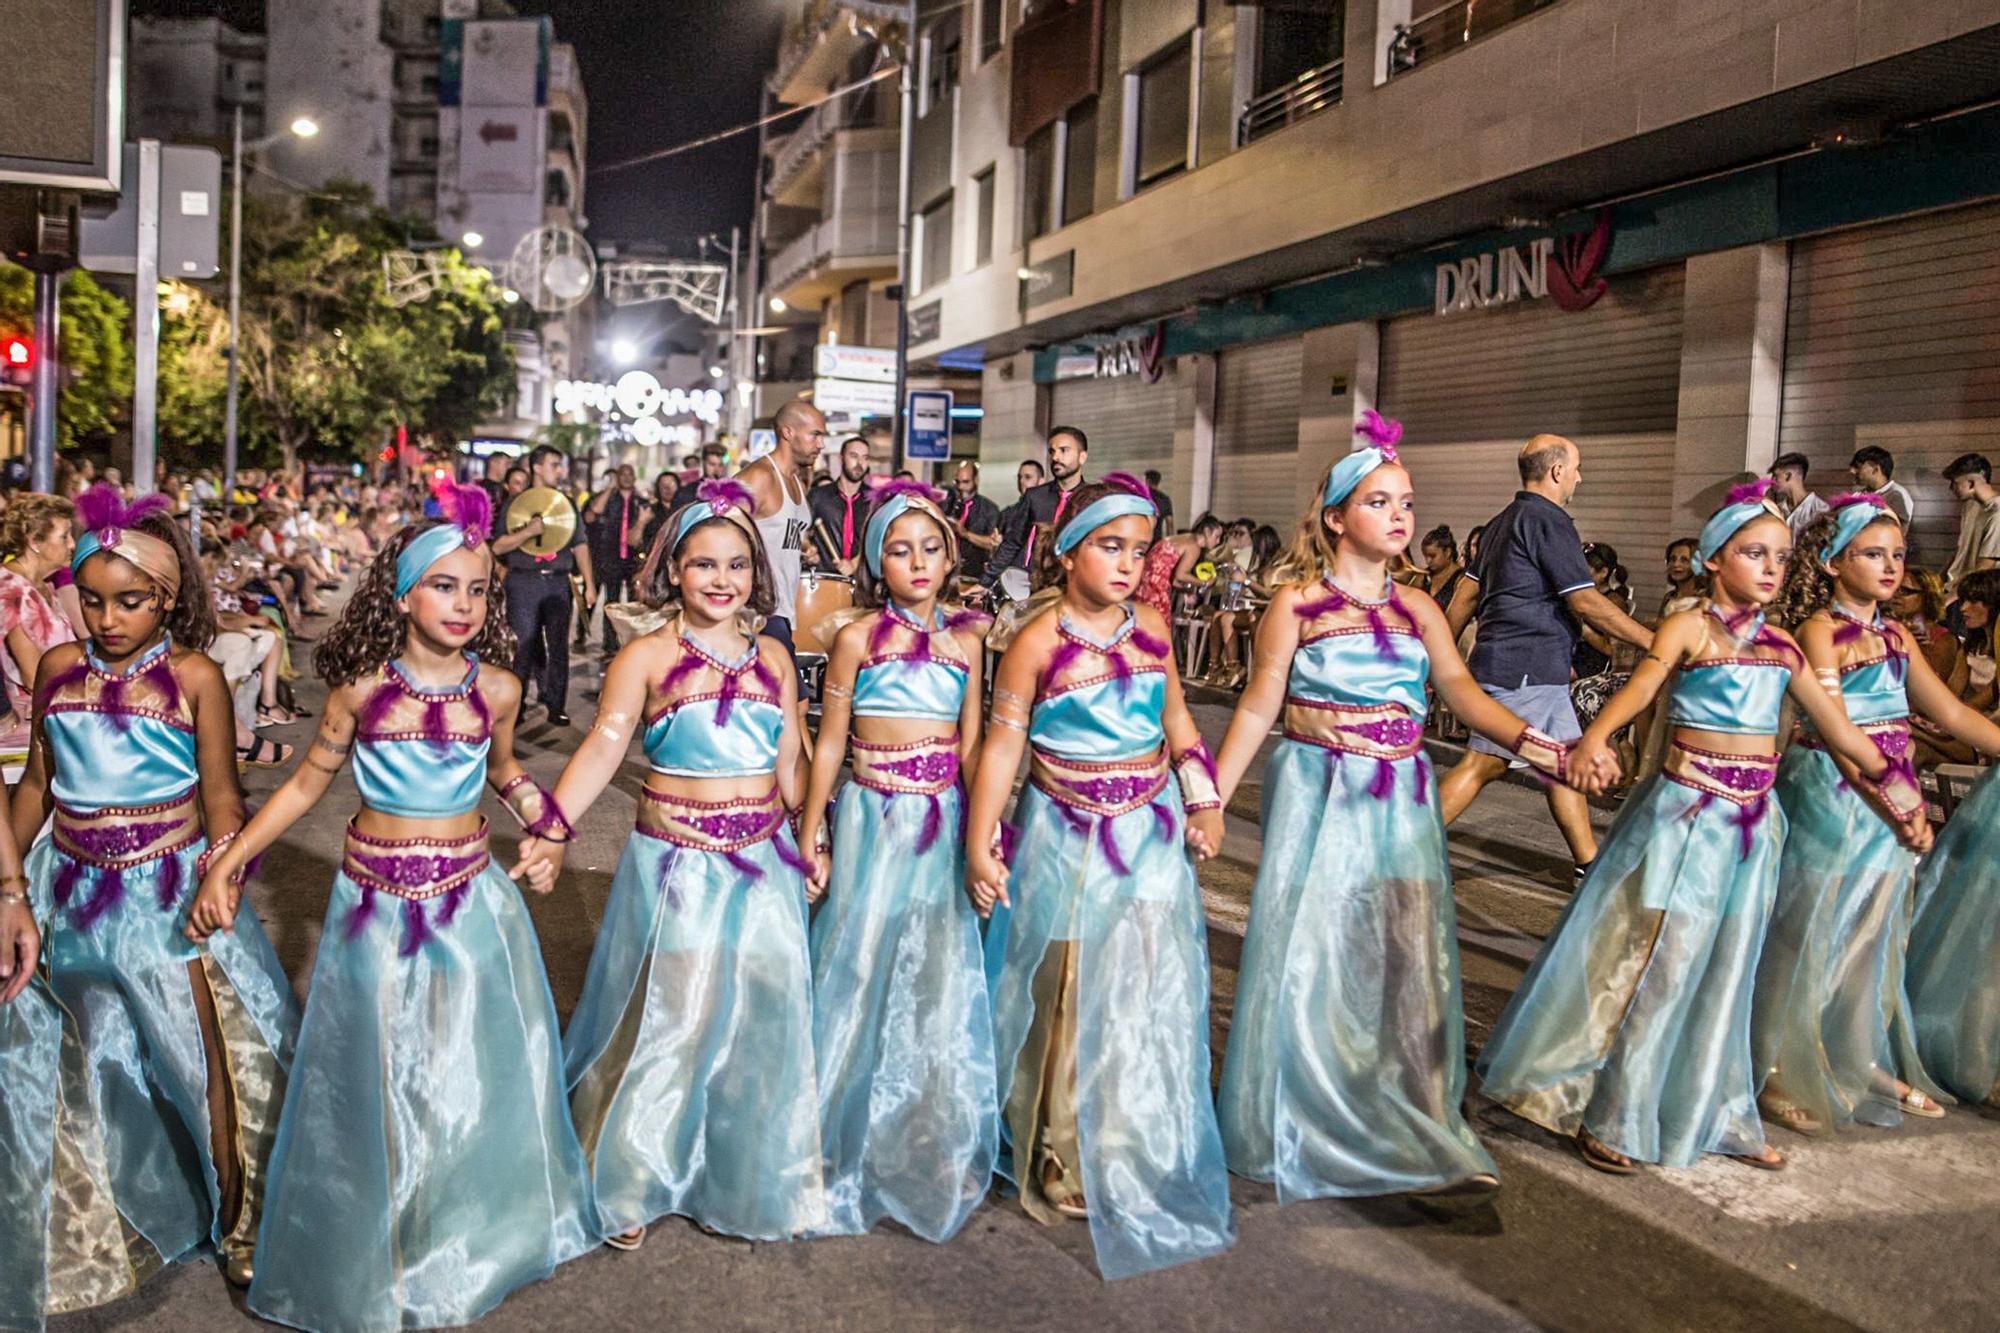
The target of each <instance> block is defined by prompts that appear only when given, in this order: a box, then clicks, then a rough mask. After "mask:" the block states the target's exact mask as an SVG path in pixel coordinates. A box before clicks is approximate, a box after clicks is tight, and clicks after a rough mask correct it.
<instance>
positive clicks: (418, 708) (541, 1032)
mask: <svg viewBox="0 0 2000 1333" xmlns="http://www.w3.org/2000/svg"><path fill="white" fill-rule="evenodd" d="M442 499H443V508H444V511H445V513H446V514H447V515H448V516H449V517H448V518H447V519H446V520H445V521H442V522H428V523H420V524H419V525H417V526H415V527H411V528H406V529H404V530H403V531H402V532H401V533H400V534H398V536H397V537H396V538H395V539H394V540H393V541H391V542H390V543H389V544H387V545H386V546H385V547H384V548H383V549H382V551H381V552H380V553H379V554H378V555H377V556H376V557H375V561H374V563H373V564H372V565H371V566H370V568H369V571H368V574H367V577H366V578H365V579H364V580H363V581H362V584H361V586H360V587H359V588H358V589H357V590H356V591H355V594H354V596H353V598H352V599H350V600H349V602H348V604H347V606H346V608H345V609H344V610H343V611H342V613H341V619H340V623H339V624H338V625H336V626H335V628H334V630H333V631H332V633H330V634H329V635H327V636H326V638H325V639H324V640H323V641H322V642H321V644H320V647H319V650H318V653H317V656H316V658H315V662H314V665H315V666H316V667H317V668H318V670H319V673H320V675H321V676H323V677H324V678H325V679H326V681H327V683H328V685H329V686H330V687H331V688H332V693H331V694H330V695H329V697H328V700H327V707H326V712H325V714H324V716H323V717H322V718H321V721H320V728H319V734H318V735H317V736H316V737H315V738H314V740H313V743H312V746H311V748H310V749H308V750H307V752H306V756H305V759H304V760H303V761H302V762H301V763H300V764H299V766H298V767H297V768H296V769H294V770H293V772H292V775H291V776H290V777H289V778H287V779H286V780H285V783H284V785H283V786H281V787H280V788H279V789H278V790H277V792H276V793H274V794H273V795H272V797H271V800H270V802H269V803H268V804H267V805H265V806H264V808H263V809H262V810H260V811H258V812H257V815H256V817H255V818H253V819H252V820H251V821H250V824H249V826H248V827H247V828H246V829H245V830H244V832H243V836H242V837H241V838H240V839H238V840H237V841H236V842H235V843H234V844H233V845H232V846H231V847H230V848H229V849H228V851H227V852H225V853H224V854H223V855H221V856H220V857H218V858H217V859H216V862H215V864H214V865H212V866H211V867H209V870H208V875H207V878H206V879H205V881H204V882H203V884H202V889H201V895H200V897H199V898H198V899H197V900H196V903H195V907H194V912H193V920H192V922H191V923H190V926H189V934H190V936H192V937H196V938H199V937H202V936H206V935H208V933H209V932H211V931H216V930H222V931H227V930H228V929H229V922H230V920H231V917H232V915H233V914H234V913H236V912H237V911H238V910H239V902H240V896H241V887H240V886H241V882H242V879H243V878H244V875H245V869H246V867H247V866H248V865H249V864H250V862H251V859H252V858H254V857H255V856H257V855H258V854H259V853H261V852H262V851H263V850H264V849H265V848H267V847H269V846H270V845H271V844H272V843H273V842H275V841H276V840H277V839H278V838H279V837H280V836H281V835H282V834H283V833H284V832H285V830H287V829H288V828H290V827H291V826H292V825H293V824H294V823H295V822H297V821H298V820H299V819H300V818H301V817H302V816H304V815H305V814H306V812H307V811H309V810H311V809H312V808H313V807H314V806H315V805H316V804H318V803H319V802H320V801H321V800H323V799H324V798H325V796H326V792H327V789H328V787H329V786H331V784H332V782H333V778H334V776H335V774H337V773H338V772H339V771H340V767H341V765H342V763H344V762H345V761H346V759H347V757H348V755H349V754H350V752H351V753H352V755H353V759H354V785H355V787H356V788H357V789H358V790H359V792H360V794H361V809H360V810H359V811H358V812H357V813H356V814H355V816H354V818H353V820H352V821H351V822H350V823H349V824H348V826H347V844H346V848H345V852H344V855H343V857H342V860H341V865H340V871H339V873H338V875H336V877H335V879H334V883H333V896H332V899H331V900H330V901H329V902H328V904H327V914H326V925H325V928H324V929H323V930H322V932H321V934H320V944H319V956H318V959H317V960H316V962H315V963H314V966H313V977H312V989H311V992H310V995H309V997H308V1000H307V1004H306V1015H305V1025H304V1028H303V1030H302V1031H301V1033H300V1036H299V1056H298V1063H297V1065H296V1066H295V1069H294V1077H293V1079H292V1085H291V1090H290V1093H289V1095H288V1096H287V1097H286V1100H285V1114H284V1121H283V1125H282V1127H281V1129H280V1131H279V1135H278V1145H277V1149H276V1151H275V1152H274V1153H273V1154H272V1159H271V1208H270V1210H269V1213H268V1216H267V1218H266V1220H265V1223H264V1229H263V1233H262V1236H261V1238H260V1245H259V1253H258V1264H257V1277H256V1281H255V1282H254V1283H253V1284H252V1286H251V1288H250V1298H249V1304H250V1308H251V1309H252V1310H253V1311H255V1312H256V1313H258V1314H260V1315H262V1316H263V1317H265V1318H266V1319H273V1320H277V1321H278V1322H280V1323H285V1324H290V1325H292V1326H293V1327H295V1328H306V1329H380V1330H393V1329H398V1328H435V1327H444V1326H449V1325H455V1324H466V1323H470V1322H472V1321H473V1320H475V1319H477V1318H479V1317H480V1316H481V1315H483V1314H484V1313H486V1311H488V1310H489V1309H491V1308H492V1307H493V1306H495V1305H497V1304H498V1303H499V1302H500V1300H501V1299H502V1298H504V1297H505V1296H506V1295H507V1293H508V1292H510V1291H512V1290H514V1289H515V1288H516V1287H519V1286H521V1285H522V1284H524V1283H527V1282H533V1281H536V1280H538V1279H540V1278H543V1277H546V1276H548V1274H549V1273H550V1271H552V1270H553V1269H554V1268H555V1266H556V1265H557V1264H559V1263H561V1262H563V1261H564V1260H565V1259H569V1258H571V1257H573V1256H575V1255H577V1254H579V1253H582V1252H583V1251H584V1250H585V1249H587V1248H589V1247H590V1246H592V1245H593V1244H595V1243H596V1240H597V1238H598V1235H599V1233H598V1231H597V1229H596V1218H595V1216H594V1214H593V1213H592V1211H591V1206H590V1189H589V1180H588V1177H587V1175H586V1172H585V1169H584V1162H583V1152H582V1149H581V1148H580V1146H579V1145H578V1143H577V1138H576V1132H575V1130H573V1129H572V1128H571V1126H570V1122H569V1115H568V1108H567V1106H566V1105H565V1103H564V1099H563V1091H562V1083H561V1071H560V1070H559V1069H558V1067H557V1064H556V1051H557V1035H556V1034H557V1026H556V1013H555V1001H554V999H553V997H552V996H551V995H550V993H549V985H548V979H547V977H546V975H545V974H544V972H543V970H542V958H541V949H540V945H539V942H538V941H537V939H536V937H535V930H534V927H533V925H532V924H531V923H530V922H529V920H528V913H527V907H526V905H525V904H524V903H523V902H522V900H521V895H520V893H519V891H518V890H516V889H515V887H514V885H513V884H512V883H511V882H510V881H509V879H508V877H507V875H505V874H503V873H501V871H500V869H499V867H498V866H497V865H496V864H495V863H494V862H493V860H492V858H491V854H490V852H489V850H488V845H487V832H486V820H485V818H484V817H483V816H481V815H480V813H479V809H478V807H479V798H480V788H481V786H482V785H486V786H491V787H492V788H493V789H494V790H495V791H496V792H498V793H499V795H500V797H501V799H502V800H503V801H504V802H506V804H507V805H508V806H509V808H510V809H511V810H512V811H513V812H514V814H515V816H516V818H518V819H519V820H520V821H521V822H522V823H523V825H524V826H526V827H527V828H528V830H529V832H530V833H533V834H541V835H543V836H546V837H561V836H565V835H566V825H565V824H564V823H563V821H562V818H561V816H560V814H559V813H558V812H556V811H555V810H554V809H553V807H551V806H550V804H549V802H548V800H547V798H546V796H545V795H544V794H543V793H542V792H541V791H540V789H539V788H537V787H536V786H535V785H534V782H533V780H532V779H530V778H529V777H528V776H527V774H526V773H524V772H522V770H521V765H520V764H519V762H517V761H516V760H515V758H514V747H513V741H514V726H513V718H514V714H515V711H516V705H517V704H518V703H519V701H520V691H521V686H520V682H519V681H518V680H516V679H515V678H514V676H513V675H511V674H510V673H509V672H508V671H507V670H506V669H505V668H504V667H501V666H498V665H495V663H500V662H508V661H511V660H512V659H513V652H514V644H513V636H512V634H511V633H509V631H508V629H507V616H506V611H505V608H504V606H501V605H499V604H498V601H499V598H500V585H499V584H498V582H496V581H495V580H494V579H493V555H492V551H491V550H490V549H489V548H488V546H487V545H486V540H487V535H488V532H487V525H488V522H489V521H490V517H491V513H492V509H491V502H490V501H488V499H487V497H486V493H485V492H484V491H483V490H481V489H479V488H478V487H476V486H462V487H455V488H452V489H450V490H447V491H446V492H445V493H444V495H443V497H442ZM521 870H522V868H521V867H518V866H517V867H516V870H515V873H517V874H518V873H520V872H521ZM542 870H543V871H544V873H541V874H540V875H539V876H538V877H536V878H533V879H532V880H531V883H532V885H533V887H535V888H536V889H537V890H538V891H540V892H544V893H546V892H547V891H548V889H549V887H550V884H551V882H552V881H551V879H550V877H549V876H548V875H547V874H546V873H545V871H546V868H545V867H544V868H542ZM213 938H215V939H217V940H221V939H227V938H228V935H227V934H222V935H216V936H214V937H213Z"/></svg>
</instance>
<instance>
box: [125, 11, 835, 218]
mask: <svg viewBox="0 0 2000 1333" xmlns="http://www.w3.org/2000/svg"><path fill="white" fill-rule="evenodd" d="M515 7H516V8H517V9H518V10H519V11H520V12H521V13H523V14H546V15H548V16H549V17H550V18H552V19H553V20H555V32H556V39H557V40H558V41H565V42H569V43H570V44H572V45H573V46H575V47H576V51H577V59H578V62H579V63H580V64H581V65H582V67H583V87H584V93H585V95H586V96H587V97H588V99H589V103H590V111H589V115H590V142H589V146H588V152H589V159H590V168H591V171H590V179H589V181H588V182H587V184H586V185H585V187H584V211H585V213H586V214H587V215H588V216H589V218H590V235H591V238H592V239H593V240H594V241H596V242H598V243H599V244H603V243H605V242H607V241H625V242H646V243H651V244H654V245H658V246H663V247H667V248H669V249H671V250H672V251H674V252H676V253H679V254H682V255H685V256H686V257H689V258H693V257H694V254H695V250H694V247H695V243H696V240H697V238H698V237H700V236H702V235H704V234H707V233H719V234H720V236H721V238H722V242H723V244H724V245H727V243H728V239H729V228H730V227H731V225H740V226H742V227H743V228H744V229H745V230H746V232H747V230H748V228H749V223H750V214H751V192H752V190H753V188H754V186H755V174H754V173H755V170H756V162H757V136H756V134H755V133H754V132H753V133H749V134H744V135H739V136H737V137H736V138H734V139H730V140H725V141H724V142H722V143H719V144H715V145H713V146H711V147H708V148H704V149H700V150H698V151H696V152H692V153H686V154H682V155H680V156H678V157H672V158H668V159H666V160H665V161H663V162H658V163H649V164H647V165H645V166H641V167H634V168H631V169H630V170H626V171H619V172H614V173H612V174H610V175H607V176H602V177H600V176H599V175H598V174H597V170H596V168H597V167H598V166H600V165H601V164H604V163H608V162H615V161H618V160H620V159H622V158H628V157H634V156H637V155H638V154H640V153H644V152H647V151H649V150H652V149H656V148H664V147H667V146H668V145H670V144H675V143H681V142H685V141H686V140H689V139H696V138H699V137H701V136H702V135H704V134H710V133H713V132H715V131H716V130H720V129H726V128H728V127H729V126H731V125H737V124H742V123H744V122H746V121H750V120H754V119H756V117H757V115H758V110H759V106H758V96H757V91H758V86H759V83H760V81H761V80H762V79H763V77H764V76H765V74H766V73H767V72H768V71H769V70H770V68H771V65H772V62H773V59H774V57H775V54H776V51H777V42H778V36H779V33H780V32H781V31H782V30H783V28H784V21H785V18H786V17H787V15H789V14H791V13H793V12H794V11H796V10H797V9H798V8H799V7H800V6H799V3H798V0H516V6H515ZM263 11H264V6H263V3H262V0H132V12H133V13H134V14H135V15H139V14H173V15H204V14H215V13H220V14H222V16H223V17H225V18H227V19H228V20H229V21H230V22H231V23H233V24H235V25H237V26H239V27H244V28H250V29H253V30H261V29H262V27H263Z"/></svg>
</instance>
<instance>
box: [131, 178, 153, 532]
mask: <svg viewBox="0 0 2000 1333" xmlns="http://www.w3.org/2000/svg"><path fill="white" fill-rule="evenodd" d="M138 188H139V255H138V262H137V264H136V265H135V271H134V274H133V279H132V285H133V292H132V335H133V338H132V343H133V347H132V352H133V354H132V491H133V494H135V495H151V494H152V493H153V489H154V486H153V462H154V459H155V457H156V456H157V443H158V440H157V429H158V425H157V416H158V412H157V409H158V406H159V401H160V141H159V140H158V139H141V140H139V182H138Z"/></svg>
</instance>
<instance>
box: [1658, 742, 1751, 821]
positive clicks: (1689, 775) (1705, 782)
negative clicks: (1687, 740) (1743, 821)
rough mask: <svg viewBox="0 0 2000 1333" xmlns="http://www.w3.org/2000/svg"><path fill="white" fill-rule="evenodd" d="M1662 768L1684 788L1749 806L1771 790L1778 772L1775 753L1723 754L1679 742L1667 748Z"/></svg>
mask: <svg viewBox="0 0 2000 1333" xmlns="http://www.w3.org/2000/svg"><path fill="white" fill-rule="evenodd" d="M1661 771H1662V772H1663V773H1665V774H1666V775H1667V777H1669V778H1671V779H1673V780H1674V781H1675V782H1678V783H1680V784H1681V785H1682V786H1683V787H1692V788H1693V789H1694V790H1696V791H1698V792H1702V793H1704V794H1706V795H1709V796H1720V797H1721V798H1722V799H1724V800H1726V801H1733V802H1735V803H1736V804H1737V805H1750V804H1752V803H1754V802H1756V801H1758V800H1760V799H1761V798H1762V797H1763V795H1764V793H1766V792H1768V791H1770V790H1771V783H1772V781H1773V780H1774V779H1775V778H1776V777H1777V774H1778V757H1777V756H1776V755H1758V754H1723V753H1721V752H1719V751H1715V750H1699V749H1696V748H1695V747H1694V746H1691V745H1683V744H1681V743H1680V742H1679V741H1676V742H1674V744H1673V746H1672V747H1671V748H1670V749H1669V750H1668V751H1667V758H1666V762H1665V763H1664V764H1662V765H1661Z"/></svg>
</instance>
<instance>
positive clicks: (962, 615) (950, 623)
mask: <svg viewBox="0 0 2000 1333" xmlns="http://www.w3.org/2000/svg"><path fill="white" fill-rule="evenodd" d="M992 623H993V617H992V616H989V615H987V614H986V613H985V612H984V611H972V610H963V611H954V612H952V613H951V614H950V615H948V616H946V617H945V618H944V627H945V628H946V629H948V630H961V629H971V628H972V627H973V626H974V625H990V624H992Z"/></svg>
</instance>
